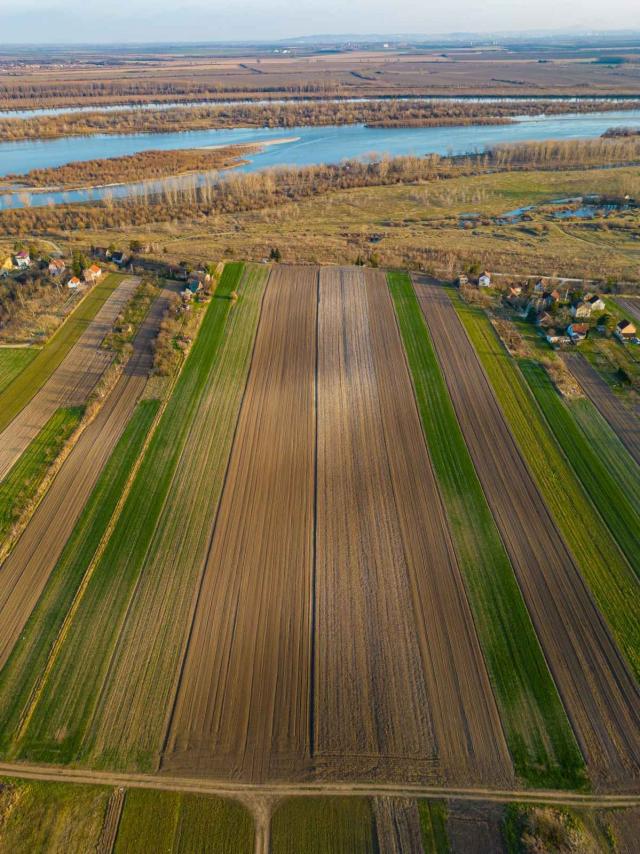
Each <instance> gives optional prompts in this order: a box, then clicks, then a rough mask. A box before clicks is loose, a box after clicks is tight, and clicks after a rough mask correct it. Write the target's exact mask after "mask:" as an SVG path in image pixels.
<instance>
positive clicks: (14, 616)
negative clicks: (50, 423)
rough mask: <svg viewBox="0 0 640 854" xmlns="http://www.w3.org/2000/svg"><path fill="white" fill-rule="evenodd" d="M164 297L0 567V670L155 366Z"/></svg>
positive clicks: (144, 322)
mask: <svg viewBox="0 0 640 854" xmlns="http://www.w3.org/2000/svg"><path fill="white" fill-rule="evenodd" d="M168 298H169V292H168V291H163V293H162V295H161V296H160V297H158V298H157V299H156V301H155V302H154V304H153V305H152V307H151V309H150V311H149V314H148V315H147V317H146V318H145V320H144V321H143V323H142V325H141V327H140V329H139V331H138V334H137V335H136V337H135V339H134V342H133V347H134V350H133V354H132V356H131V358H130V360H129V362H128V363H127V364H126V366H125V368H124V370H123V373H122V375H121V376H120V378H119V379H118V381H117V383H116V384H115V386H114V387H113V389H112V390H111V392H110V393H109V395H108V396H107V399H106V400H105V402H104V404H103V405H102V407H101V409H100V411H99V412H98V414H97V416H96V417H95V419H94V420H93V421H91V422H90V424H89V425H88V426H87V427H86V429H85V430H84V431H83V433H82V434H81V435H80V438H79V439H78V441H77V443H76V444H75V445H74V447H73V449H72V450H71V452H70V454H69V456H68V457H67V458H66V459H65V461H64V463H63V464H62V466H61V468H60V471H59V472H58V474H57V475H56V477H55V478H54V480H53V482H52V484H51V486H50V487H49V489H48V491H47V492H46V494H45V496H44V498H43V499H42V501H41V502H40V504H38V506H37V508H36V510H35V512H34V514H33V516H32V517H31V520H30V521H29V524H28V525H27V527H26V528H25V530H24V531H23V533H22V535H21V537H20V539H19V540H18V542H17V543H16V545H15V547H14V548H13V551H12V552H11V553H10V554H9V556H8V557H7V559H6V560H5V562H4V563H3V565H2V566H1V567H0V668H2V667H3V666H4V664H5V663H6V661H7V658H8V657H9V654H10V653H11V650H12V649H13V645H14V643H15V642H16V640H17V638H18V636H19V634H20V632H21V631H22V629H23V627H24V625H25V623H26V622H27V619H28V618H29V615H30V614H31V611H32V610H33V608H34V606H35V604H36V602H37V601H38V598H39V597H40V594H41V593H42V591H43V590H44V587H45V584H46V583H47V580H48V578H49V575H50V574H51V572H52V570H53V568H54V567H55V565H56V562H57V560H58V558H59V557H60V553H61V552H62V549H63V548H64V546H65V543H66V542H67V540H68V539H69V537H70V535H71V532H72V531H73V528H74V526H75V523H76V521H77V520H78V517H79V516H80V513H81V512H82V508H83V507H84V505H85V503H86V501H87V499H88V497H89V495H90V494H91V491H92V489H93V487H94V486H95V484H96V482H97V480H98V477H99V476H100V473H101V471H102V469H103V467H104V465H105V463H106V462H107V460H108V458H109V455H110V454H111V451H112V450H113V447H114V446H115V444H116V442H117V441H118V439H119V438H120V435H121V434H122V432H123V430H124V428H125V426H126V424H127V422H128V420H129V417H130V416H131V413H132V412H133V409H134V407H135V405H136V403H137V402H138V400H139V398H140V396H141V394H142V392H143V391H144V387H145V384H146V381H147V376H148V373H149V370H150V369H151V366H152V362H153V351H152V342H153V340H154V339H155V336H156V334H157V332H158V329H159V327H160V322H161V320H162V317H163V315H164V312H165V309H166V306H167V301H168ZM74 349H75V348H74ZM72 352H73V351H72ZM63 364H64V363H63Z"/></svg>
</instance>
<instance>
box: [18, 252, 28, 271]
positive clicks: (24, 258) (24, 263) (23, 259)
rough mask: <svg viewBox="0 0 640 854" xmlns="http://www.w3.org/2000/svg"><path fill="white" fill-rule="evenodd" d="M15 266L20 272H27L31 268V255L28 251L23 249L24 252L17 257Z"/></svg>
mask: <svg viewBox="0 0 640 854" xmlns="http://www.w3.org/2000/svg"><path fill="white" fill-rule="evenodd" d="M15 265H16V267H18V268H19V269H20V270H25V269H26V268H27V267H30V266H31V258H30V257H29V253H28V252H27V250H26V249H23V250H22V252H18V253H17V255H16V256H15Z"/></svg>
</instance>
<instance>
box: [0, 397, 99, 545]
mask: <svg viewBox="0 0 640 854" xmlns="http://www.w3.org/2000/svg"><path fill="white" fill-rule="evenodd" d="M83 412H84V409H83V408H82V407H80V406H74V407H69V408H65V409H58V410H57V411H56V412H54V414H53V415H52V416H51V418H50V419H49V420H48V421H47V423H46V424H45V425H44V427H43V428H42V430H41V431H40V432H39V433H38V435H37V436H36V437H35V439H33V440H32V441H31V442H30V443H29V445H28V446H27V447H26V448H25V450H24V452H23V453H22V454H21V456H20V457H19V458H18V459H17V460H16V462H15V463H14V465H13V466H12V467H11V469H10V470H9V472H8V473H7V476H6V477H5V478H4V480H2V481H0V542H3V541H4V540H5V539H6V538H7V537H8V536H9V534H10V533H11V529H12V528H13V526H14V525H15V524H16V523H17V522H18V521H19V520H20V517H21V516H22V514H23V513H24V512H25V511H26V510H27V508H28V507H29V505H30V504H31V503H32V502H33V500H34V498H35V496H36V494H37V492H38V489H39V487H40V485H41V483H42V481H43V479H44V477H45V475H46V473H47V471H48V469H49V467H50V466H51V464H52V463H53V462H55V460H56V458H57V456H58V454H59V453H60V451H61V450H62V449H63V447H64V445H65V443H66V442H67V440H68V438H69V436H71V434H72V433H73V431H74V430H75V429H76V427H77V426H78V424H79V423H80V419H81V418H82V414H83Z"/></svg>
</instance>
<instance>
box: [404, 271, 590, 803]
mask: <svg viewBox="0 0 640 854" xmlns="http://www.w3.org/2000/svg"><path fill="white" fill-rule="evenodd" d="M388 278H389V286H390V289H391V294H392V297H393V301H394V305H395V307H396V313H397V317H398V321H399V325H400V332H401V335H402V339H403V342H404V347H405V352H406V354H407V359H408V363H409V368H410V371H411V376H412V379H413V386H414V390H415V394H416V401H417V404H418V410H419V412H420V417H421V420H422V425H423V430H424V433H425V437H426V441H427V445H428V447H429V452H430V456H431V459H432V461H433V466H434V469H435V472H436V475H437V477H438V481H439V484H440V489H441V493H442V497H443V500H444V504H445V508H446V511H447V515H448V518H449V522H450V528H451V533H452V536H453V541H454V546H455V550H456V554H457V557H458V561H459V564H460V568H461V570H462V572H463V576H464V579H465V584H466V588H467V593H468V596H469V600H470V604H471V607H472V611H473V615H474V619H475V624H476V629H477V631H478V636H479V638H480V643H481V646H482V650H483V652H484V656H485V660H486V662H487V667H488V670H489V675H490V679H491V683H492V686H493V689H494V692H495V695H496V700H497V702H498V707H499V710H500V717H501V719H502V723H503V726H504V728H505V735H506V738H507V743H508V745H509V750H510V752H511V755H512V758H513V762H514V766H515V769H516V773H517V774H518V776H519V777H521V778H522V779H523V780H524V781H525V782H526V783H527V784H529V785H531V786H542V787H554V788H577V787H582V786H584V785H585V783H586V777H585V766H584V760H583V758H582V755H581V753H580V750H579V748H578V745H577V742H576V740H575V738H574V735H573V732H572V730H571V726H570V724H569V720H568V718H567V716H566V713H565V711H564V708H563V706H562V702H561V700H560V697H559V695H558V692H557V690H556V687H555V684H554V682H553V679H552V677H551V674H550V672H549V669H548V667H547V664H546V662H545V659H544V656H543V653H542V649H541V647H540V644H539V641H538V638H537V635H536V632H535V629H534V627H533V624H532V622H531V618H530V616H529V612H528V610H527V607H526V605H525V602H524V599H523V597H522V593H521V591H520V587H519V586H518V582H517V580H516V577H515V574H514V572H513V568H512V566H511V562H510V560H509V557H508V555H507V552H506V550H505V547H504V545H503V543H502V539H501V537H500V534H499V532H498V529H497V526H496V523H495V521H494V519H493V515H492V513H491V510H490V508H489V505H488V503H487V500H486V498H485V495H484V491H483V489H482V486H481V484H480V481H479V479H478V476H477V474H476V471H475V467H474V465H473V462H472V460H471V456H470V454H469V451H468V449H467V446H466V443H465V440H464V437H463V435H462V430H461V429H460V426H459V424H458V419H457V417H456V414H455V410H454V408H453V403H452V402H451V398H450V396H449V392H448V389H447V386H446V383H445V380H444V377H443V375H442V372H441V369H440V366H439V363H438V360H437V357H436V354H435V350H434V348H433V344H432V342H431V337H430V334H429V330H428V328H427V325H426V323H425V320H424V317H423V314H422V309H421V308H420V305H419V303H418V300H417V297H416V295H415V292H414V290H413V285H412V283H411V280H410V279H409V277H408V276H407V275H406V274H402V273H398V274H389V277H388Z"/></svg>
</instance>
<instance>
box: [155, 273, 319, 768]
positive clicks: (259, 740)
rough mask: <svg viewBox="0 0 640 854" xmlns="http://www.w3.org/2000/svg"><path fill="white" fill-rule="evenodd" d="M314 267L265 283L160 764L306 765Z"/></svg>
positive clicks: (309, 674)
mask: <svg viewBox="0 0 640 854" xmlns="http://www.w3.org/2000/svg"><path fill="white" fill-rule="evenodd" d="M317 276H318V273H317V270H316V269H315V268H310V267H300V268H296V267H276V268H275V269H274V270H273V272H272V273H271V277H270V279H269V283H268V285H267V289H266V293H265V297H264V302H263V308H262V315H261V319H260V324H259V327H258V332H257V337H256V342H255V350H254V354H253V359H252V364H251V370H250V373H249V378H248V383H247V388H246V391H245V396H244V401H243V405H242V409H241V412H240V418H239V422H238V427H237V432H236V437H235V441H234V445H233V449H232V453H231V458H230V461H229V468H228V471H227V476H226V482H225V487H224V491H223V494H222V498H221V502H220V507H219V511H218V517H217V521H216V526H215V531H214V534H213V538H212V542H211V547H210V551H209V554H208V557H207V562H206V567H205V571H204V576H203V580H202V586H201V590H200V594H199V599H198V604H197V608H196V612H195V617H194V623H193V627H192V631H191V635H190V640H189V646H188V649H187V653H186V657H185V662H184V666H183V671H182V674H181V681H180V686H179V689H178V695H177V699H176V704H175V710H174V714H173V717H172V720H171V723H170V727H169V737H168V742H167V750H166V752H165V755H164V758H163V761H162V767H163V768H165V769H174V770H175V769H185V770H190V771H194V772H196V773H197V772H200V773H226V774H228V775H229V776H230V777H238V778H242V779H251V780H261V779H265V778H273V777H277V776H279V775H282V774H283V773H284V774H286V775H289V776H290V775H295V773H296V769H302V768H304V767H306V766H307V765H308V760H309V701H310V690H309V687H310V679H311V666H310V652H311V582H312V566H313V533H314V526H313V495H314V448H315V403H314V397H315V361H316V304H317Z"/></svg>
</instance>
